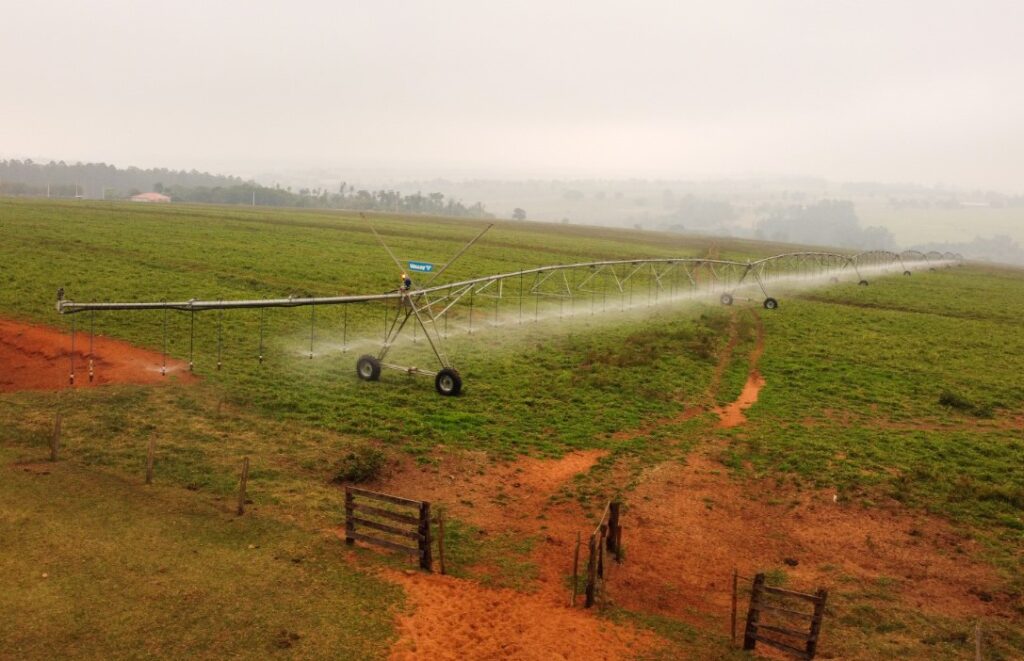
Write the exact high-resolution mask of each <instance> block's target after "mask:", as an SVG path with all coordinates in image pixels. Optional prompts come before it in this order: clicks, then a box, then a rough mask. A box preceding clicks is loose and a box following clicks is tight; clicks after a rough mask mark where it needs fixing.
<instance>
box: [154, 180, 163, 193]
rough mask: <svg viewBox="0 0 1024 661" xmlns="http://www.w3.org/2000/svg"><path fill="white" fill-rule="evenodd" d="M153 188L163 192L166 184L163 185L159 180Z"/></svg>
mask: <svg viewBox="0 0 1024 661" xmlns="http://www.w3.org/2000/svg"><path fill="white" fill-rule="evenodd" d="M153 190H154V191H155V192H157V193H163V192H164V185H163V183H162V182H159V181H158V182H156V183H155V184H153Z"/></svg>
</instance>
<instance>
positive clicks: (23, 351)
mask: <svg viewBox="0 0 1024 661" xmlns="http://www.w3.org/2000/svg"><path fill="white" fill-rule="evenodd" d="M72 357H73V358H74V361H73V362H74V374H75V383H74V385H75V387H76V388H85V387H92V386H100V385H104V384H107V383H166V382H167V380H168V377H172V375H173V378H176V379H177V380H178V381H183V382H189V381H193V380H195V376H193V375H192V374H190V373H189V371H188V365H187V364H186V363H183V362H181V361H177V360H171V359H168V360H167V375H168V376H162V375H161V374H160V366H161V364H162V363H163V357H162V355H161V354H159V353H156V352H154V351H146V350H145V349H139V348H138V347H134V346H132V345H131V344H128V343H127V342H121V341H119V340H112V339H110V338H106V337H103V336H101V335H97V336H96V337H95V338H94V339H93V353H92V355H90V354H89V335H88V334H86V333H79V334H77V335H76V337H75V351H74V354H72V353H71V336H70V335H69V334H68V333H65V332H62V331H60V330H58V329H56V328H50V327H47V326H34V325H31V324H25V323H22V322H18V321H13V320H10V319H2V318H0V392H15V391H18V390H59V389H61V388H67V387H68V386H69V383H70V375H71V370H72V360H71V359H72ZM90 358H91V359H92V361H93V373H94V378H93V380H92V381H91V382H90V381H89V360H90Z"/></svg>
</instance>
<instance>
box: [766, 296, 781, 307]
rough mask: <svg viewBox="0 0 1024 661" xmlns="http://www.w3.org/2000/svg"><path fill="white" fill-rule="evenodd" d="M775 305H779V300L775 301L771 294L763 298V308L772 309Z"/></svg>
mask: <svg viewBox="0 0 1024 661" xmlns="http://www.w3.org/2000/svg"><path fill="white" fill-rule="evenodd" d="M777 307H779V302H778V301H776V300H775V299H774V298H772V297H771V296H769V297H768V298H766V299H764V309H765V310H774V309H775V308H777Z"/></svg>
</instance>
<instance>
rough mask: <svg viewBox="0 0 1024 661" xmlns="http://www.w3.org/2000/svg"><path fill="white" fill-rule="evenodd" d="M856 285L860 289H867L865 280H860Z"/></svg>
mask: <svg viewBox="0 0 1024 661" xmlns="http://www.w3.org/2000/svg"><path fill="white" fill-rule="evenodd" d="M857 284H858V285H860V286H861V287H867V286H868V281H867V280H861V281H860V282H858V283H857Z"/></svg>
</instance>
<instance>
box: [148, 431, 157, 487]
mask: <svg viewBox="0 0 1024 661" xmlns="http://www.w3.org/2000/svg"><path fill="white" fill-rule="evenodd" d="M154 454H156V436H150V437H149V449H148V450H146V484H153V455H154Z"/></svg>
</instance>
